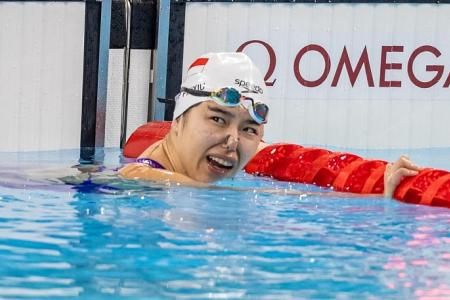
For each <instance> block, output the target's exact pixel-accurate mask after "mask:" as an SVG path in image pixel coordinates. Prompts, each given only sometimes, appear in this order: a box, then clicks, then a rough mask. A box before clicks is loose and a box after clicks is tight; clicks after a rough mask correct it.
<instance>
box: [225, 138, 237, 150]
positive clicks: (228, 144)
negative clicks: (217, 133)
mask: <svg viewBox="0 0 450 300" xmlns="http://www.w3.org/2000/svg"><path fill="white" fill-rule="evenodd" d="M238 144H239V137H237V136H234V135H232V134H228V135H227V136H226V138H225V141H224V147H225V148H226V149H227V151H236V149H237V147H238Z"/></svg>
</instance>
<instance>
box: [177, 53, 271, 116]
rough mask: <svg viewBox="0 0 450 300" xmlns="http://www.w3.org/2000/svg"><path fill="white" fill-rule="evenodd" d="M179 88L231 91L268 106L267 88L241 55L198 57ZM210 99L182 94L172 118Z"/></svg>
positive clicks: (247, 58)
mask: <svg viewBox="0 0 450 300" xmlns="http://www.w3.org/2000/svg"><path fill="white" fill-rule="evenodd" d="M181 88H188V89H193V90H198V91H208V92H213V91H216V90H218V89H221V88H234V89H236V90H237V91H238V92H239V93H243V95H245V96H248V97H250V98H252V99H253V100H254V101H255V102H263V103H265V104H267V88H266V85H265V83H264V78H263V77H262V75H261V72H260V71H259V69H258V68H257V67H256V65H255V64H254V63H253V62H252V60H251V59H250V58H249V57H248V56H247V55H246V54H244V53H235V52H223V53H208V54H205V55H202V56H200V57H199V58H197V59H196V60H195V61H194V62H193V63H192V64H191V65H190V67H189V69H188V71H187V74H186V77H185V79H184V81H183V83H182V84H181ZM207 100H211V98H209V97H199V96H193V95H191V94H188V93H185V92H181V93H179V94H178V95H177V97H176V103H175V110H174V112H173V119H174V120H175V119H176V118H178V117H179V116H180V115H182V114H183V113H184V112H185V111H186V110H187V109H188V108H190V107H191V106H193V105H195V104H197V103H200V102H203V101H207Z"/></svg>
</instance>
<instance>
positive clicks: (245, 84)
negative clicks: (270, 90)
mask: <svg viewBox="0 0 450 300" xmlns="http://www.w3.org/2000/svg"><path fill="white" fill-rule="evenodd" d="M234 83H235V84H236V85H237V86H239V87H240V88H244V90H245V91H243V93H253V94H264V90H263V89H262V88H261V87H260V86H259V85H256V84H251V83H250V82H249V81H245V80H242V79H235V80H234Z"/></svg>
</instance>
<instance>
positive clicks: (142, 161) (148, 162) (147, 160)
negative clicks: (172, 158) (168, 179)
mask: <svg viewBox="0 0 450 300" xmlns="http://www.w3.org/2000/svg"><path fill="white" fill-rule="evenodd" d="M136 162H137V163H140V164H145V165H147V166H149V167H150V168H154V169H163V170H165V168H164V167H163V166H162V165H161V164H160V163H159V162H157V161H156V160H153V159H151V158H146V157H141V158H138V159H136Z"/></svg>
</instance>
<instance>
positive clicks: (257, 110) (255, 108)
mask: <svg viewBox="0 0 450 300" xmlns="http://www.w3.org/2000/svg"><path fill="white" fill-rule="evenodd" d="M181 92H184V93H188V94H190V95H192V96H198V97H211V99H213V100H214V101H215V102H217V103H218V104H220V105H224V106H230V107H234V106H238V105H241V104H242V101H244V100H248V101H251V103H252V105H251V106H248V107H247V109H248V112H249V113H250V116H251V117H252V118H253V120H255V121H256V123H258V124H265V123H267V115H268V113H269V107H268V106H267V105H266V104H264V103H262V102H255V100H253V99H252V98H250V97H246V96H243V95H241V94H240V93H239V92H238V91H237V90H236V89H234V88H221V89H218V90H216V91H214V92H207V91H199V90H194V89H189V88H185V87H182V88H181Z"/></svg>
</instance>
